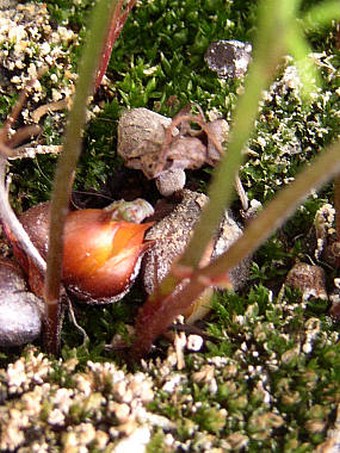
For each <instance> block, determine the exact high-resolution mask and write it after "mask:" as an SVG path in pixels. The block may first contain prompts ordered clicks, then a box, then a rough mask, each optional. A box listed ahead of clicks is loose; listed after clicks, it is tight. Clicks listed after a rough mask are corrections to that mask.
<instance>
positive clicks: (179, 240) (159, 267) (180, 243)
mask: <svg viewBox="0 0 340 453" xmlns="http://www.w3.org/2000/svg"><path fill="white" fill-rule="evenodd" d="M207 202H208V197H207V196H206V195H204V194H201V193H198V192H192V191H190V190H188V189H185V190H183V191H182V200H181V201H180V203H179V204H178V205H177V206H176V207H175V208H174V210H173V211H172V212H171V213H170V214H169V215H167V216H166V217H164V218H163V219H162V220H161V221H160V222H158V223H156V224H155V225H154V226H153V227H151V228H150V230H149V231H148V232H147V234H146V236H145V238H146V239H147V240H154V241H155V245H154V246H153V247H152V249H150V250H149V251H148V252H147V253H146V255H145V257H144V260H143V268H144V286H145V289H146V291H147V292H148V293H149V294H150V293H151V292H152V291H153V290H154V288H155V286H156V284H158V283H159V282H161V281H162V280H163V278H164V277H165V275H166V274H167V273H168V272H169V270H170V267H171V265H172V264H173V262H174V261H175V259H176V258H177V257H179V256H180V255H181V254H182V253H183V252H184V250H185V248H186V246H187V244H188V242H189V240H190V237H191V235H192V231H193V229H194V228H195V225H196V223H197V222H198V220H199V218H200V215H201V213H202V210H203V208H204V206H205V204H206V203H207ZM241 234H242V229H241V227H240V226H239V225H238V224H237V223H236V222H235V220H234V219H233V218H232V217H231V215H230V213H229V212H226V213H225V215H224V218H223V220H222V222H221V224H220V226H219V228H218V229H217V231H216V234H215V240H214V242H213V244H211V246H210V247H209V250H207V253H206V255H207V256H205V258H204V259H205V260H206V263H205V264H207V263H208V262H209V260H210V259H211V260H213V259H214V258H216V257H217V256H219V255H221V254H222V253H224V252H225V251H226V250H227V249H228V248H229V247H230V245H231V244H232V243H233V242H234V241H235V240H236V239H237V238H238V237H239V236H240V235H241ZM248 263H249V262H243V263H241V264H240V265H239V266H237V268H235V269H233V270H232V271H231V272H230V279H231V284H232V286H233V288H234V289H238V288H240V287H241V286H242V285H243V284H244V283H245V281H246V279H247V275H248Z"/></svg>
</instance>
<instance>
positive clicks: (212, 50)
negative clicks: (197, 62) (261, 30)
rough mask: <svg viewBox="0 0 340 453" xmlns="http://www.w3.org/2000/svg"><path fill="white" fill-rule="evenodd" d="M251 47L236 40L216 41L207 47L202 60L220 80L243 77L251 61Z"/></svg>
mask: <svg viewBox="0 0 340 453" xmlns="http://www.w3.org/2000/svg"><path fill="white" fill-rule="evenodd" d="M251 51H252V45H251V44H250V43H249V42H241V41H236V40H230V41H225V40H221V41H216V42H213V43H211V44H210V46H209V47H208V49H207V51H206V53H205V56H204V59H205V61H206V63H207V65H208V66H209V68H210V69H211V70H212V71H215V72H217V75H218V76H219V77H220V78H221V79H228V78H232V79H234V78H235V79H237V78H240V77H243V76H244V75H245V73H246V71H247V68H248V64H249V62H250V60H251Z"/></svg>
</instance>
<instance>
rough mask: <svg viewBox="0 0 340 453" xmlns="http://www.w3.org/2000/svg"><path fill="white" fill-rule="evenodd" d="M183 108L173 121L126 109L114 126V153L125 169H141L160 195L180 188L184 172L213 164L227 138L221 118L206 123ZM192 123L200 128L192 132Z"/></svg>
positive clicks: (142, 110) (157, 115) (165, 194)
mask: <svg viewBox="0 0 340 453" xmlns="http://www.w3.org/2000/svg"><path fill="white" fill-rule="evenodd" d="M186 110H187V109H184V110H183V111H182V112H180V113H179V114H178V115H177V116H176V117H175V118H174V119H173V120H171V119H170V118H167V117H165V116H162V115H159V114H158V113H155V112H152V111H151V110H148V109H145V108H136V109H131V110H127V111H126V112H125V113H124V114H123V115H122V116H121V118H120V120H119V124H118V154H119V155H120V156H121V157H122V158H123V159H124V163H125V165H126V166H127V167H129V168H134V169H136V170H141V171H143V173H144V174H145V176H146V177H147V178H149V179H154V178H156V184H157V187H158V188H159V190H160V192H161V194H162V195H164V196H169V195H171V194H172V193H174V192H175V191H177V190H180V189H182V188H183V187H184V184H185V174H184V170H185V169H198V168H201V167H202V166H203V165H215V164H216V162H217V161H218V160H219V159H220V157H221V153H222V144H223V143H224V142H225V141H226V139H227V133H228V130H229V127H228V124H227V122H226V121H225V120H223V119H216V120H214V121H211V122H206V121H205V120H204V118H203V117H202V115H196V116H194V115H189V114H188V113H187V112H186ZM190 122H196V123H197V124H198V125H199V126H200V127H201V129H199V130H197V129H193V128H191V126H190Z"/></svg>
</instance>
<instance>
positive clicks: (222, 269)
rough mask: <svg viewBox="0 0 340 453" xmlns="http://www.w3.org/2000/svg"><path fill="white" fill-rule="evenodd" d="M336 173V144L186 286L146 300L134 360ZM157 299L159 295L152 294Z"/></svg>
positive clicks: (339, 150)
mask: <svg viewBox="0 0 340 453" xmlns="http://www.w3.org/2000/svg"><path fill="white" fill-rule="evenodd" d="M339 172H340V141H339V142H337V143H335V144H333V145H331V146H330V147H329V148H328V149H327V150H325V151H324V152H323V153H322V154H321V155H320V156H318V157H317V158H316V159H315V160H314V162H313V164H312V165H310V166H309V167H307V168H305V169H304V170H303V171H302V172H301V173H300V174H299V175H298V176H297V177H296V179H295V181H294V182H293V183H292V184H290V185H289V186H287V187H285V188H284V189H283V190H281V191H280V192H279V194H278V195H277V196H276V197H275V198H274V199H273V200H272V201H271V202H270V203H268V205H267V207H266V208H265V209H264V210H263V211H262V212H261V213H260V214H259V215H258V217H257V218H256V219H254V220H253V221H252V222H251V223H250V224H249V226H248V227H247V228H246V230H245V231H244V233H243V235H242V236H241V237H240V238H239V239H238V240H237V241H235V242H234V243H233V244H232V245H231V247H230V248H229V249H228V250H227V252H225V253H224V254H222V255H221V256H219V257H218V258H217V259H216V260H215V261H214V262H213V263H211V264H209V265H208V266H206V267H204V268H202V269H196V271H195V272H194V273H193V274H192V276H191V279H190V282H189V283H188V284H187V285H186V286H184V288H182V289H181V290H177V291H176V292H175V293H172V294H170V295H167V296H166V297H164V298H163V299H161V298H159V297H158V298H157V299H149V300H148V301H147V302H146V304H145V305H144V306H143V307H142V308H141V310H140V313H139V315H138V319H137V323H136V340H135V343H134V345H133V351H134V356H135V357H136V358H139V357H141V356H143V355H144V354H145V353H147V352H148V351H149V349H150V347H151V345H152V343H153V341H154V339H155V338H157V336H158V335H160V334H161V333H163V332H165V331H166V329H167V328H168V326H169V325H170V324H171V322H172V321H173V320H174V319H175V318H176V316H178V315H179V314H181V313H183V312H185V311H186V310H187V309H188V308H189V307H190V305H191V304H192V303H193V302H194V301H195V299H196V298H197V297H198V296H199V295H200V293H202V291H204V289H205V288H206V286H207V285H209V283H210V284H211V285H212V286H213V285H214V284H216V283H217V282H218V281H219V280H223V276H225V275H226V274H227V273H228V272H229V271H230V270H231V269H232V268H233V267H235V266H236V265H237V264H238V263H240V262H241V261H242V260H243V259H245V258H246V257H247V256H249V255H250V254H252V253H253V252H254V251H255V250H256V249H257V248H258V247H259V246H260V245H261V244H263V242H264V241H265V240H266V239H267V238H268V237H269V236H270V235H271V234H272V233H273V232H274V231H275V230H276V229H277V228H278V227H279V226H280V225H282V224H283V223H284V222H285V221H286V220H287V219H288V218H289V217H290V215H291V214H292V213H293V212H294V210H295V209H296V207H297V206H298V205H299V204H300V203H301V202H302V200H303V199H304V198H305V197H306V196H307V195H308V194H309V192H310V191H311V189H312V188H313V189H317V188H318V187H320V186H321V185H322V184H324V183H325V182H327V181H328V180H329V179H331V178H333V177H334V176H335V175H336V174H337V173H339ZM155 294H156V295H158V296H159V293H158V292H156V293H155Z"/></svg>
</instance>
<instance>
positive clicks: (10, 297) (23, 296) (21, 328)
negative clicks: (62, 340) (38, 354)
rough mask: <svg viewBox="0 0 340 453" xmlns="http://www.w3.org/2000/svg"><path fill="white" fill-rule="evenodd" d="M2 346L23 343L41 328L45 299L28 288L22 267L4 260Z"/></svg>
mask: <svg viewBox="0 0 340 453" xmlns="http://www.w3.org/2000/svg"><path fill="white" fill-rule="evenodd" d="M0 282H1V283H0V285H1V286H0V347H2V348H7V347H14V346H21V345H24V344H26V343H29V342H31V341H33V340H35V339H36V338H37V337H38V336H39V335H40V332H41V320H42V312H43V308H42V301H41V300H40V299H39V298H38V297H36V296H35V295H34V294H33V293H31V292H28V291H27V288H26V283H25V280H24V278H23V275H22V272H21V270H20V269H19V268H18V267H17V266H16V265H15V264H14V263H12V262H11V261H10V260H1V261H0Z"/></svg>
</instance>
